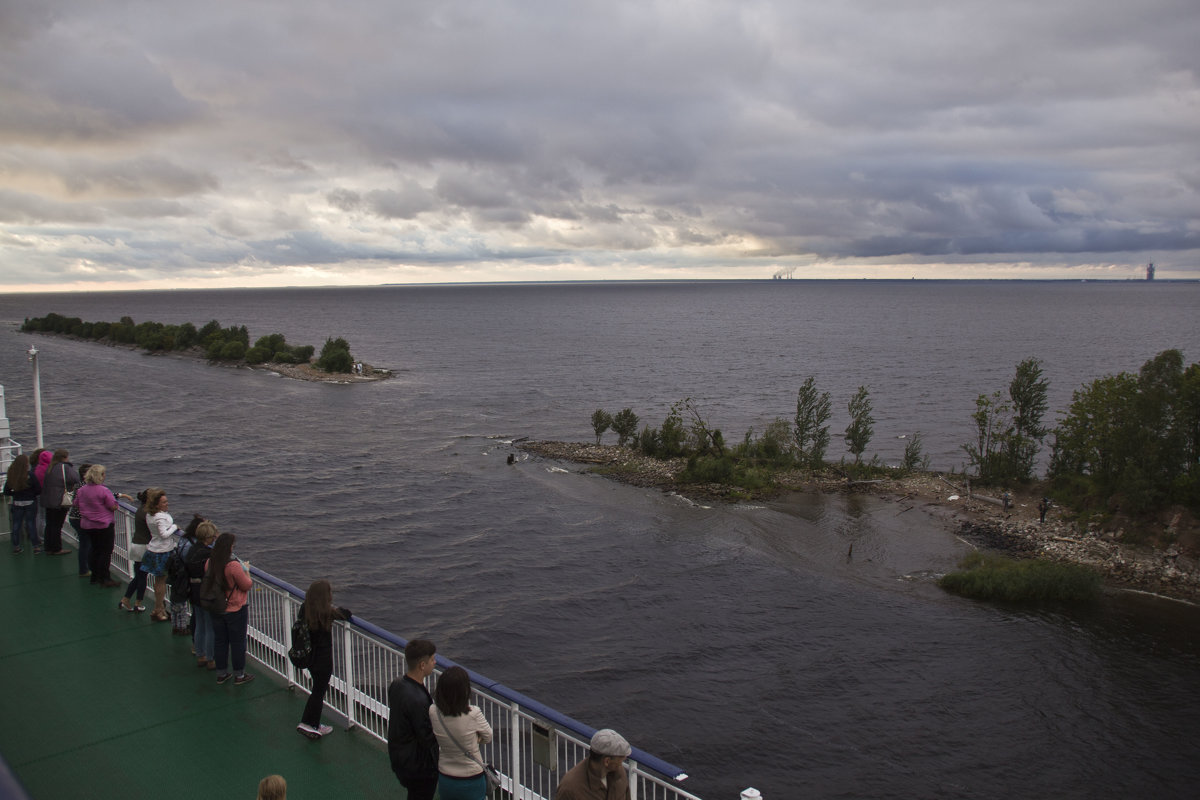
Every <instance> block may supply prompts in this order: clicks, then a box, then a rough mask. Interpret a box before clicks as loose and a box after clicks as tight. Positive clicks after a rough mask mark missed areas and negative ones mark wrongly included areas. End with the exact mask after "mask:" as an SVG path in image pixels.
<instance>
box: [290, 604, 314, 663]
mask: <svg viewBox="0 0 1200 800" xmlns="http://www.w3.org/2000/svg"><path fill="white" fill-rule="evenodd" d="M312 655H313V651H312V635H311V634H310V632H309V630H308V622H306V621H305V619H304V606H300V610H299V611H298V612H296V621H295V622H293V623H292V646H291V648H290V649H288V660H289V661H291V662H292V664H293V665H294V666H295V667H296V669H307V668H308V667H310V666H312Z"/></svg>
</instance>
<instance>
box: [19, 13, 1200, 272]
mask: <svg viewBox="0 0 1200 800" xmlns="http://www.w3.org/2000/svg"><path fill="white" fill-rule="evenodd" d="M1197 41H1200V11H1198V10H1197V7H1196V5H1195V3H1194V2H1190V1H1189V2H1184V0H1146V2H1143V3H1139V4H1129V3H1127V2H1124V0H1122V1H1121V2H1117V0H1058V1H1057V2H1054V3H1046V2H1033V1H1032V0H1012V2H1009V3H1006V4H996V3H992V2H981V1H980V0H960V1H959V2H948V0H912V1H911V2H906V3H881V2H871V1H870V0H848V2H844V3H832V4H808V3H795V2H784V0H747V1H746V2H742V3H727V2H715V1H714V2H703V0H696V2H689V3H673V2H665V1H664V2H624V1H622V0H607V1H606V2H600V1H599V0H596V1H595V2H586V1H583V2H571V3H562V2H549V1H548V0H527V1H526V2H522V3H518V4H495V3H491V2H485V1H484V0H446V1H445V2H441V3H434V4H430V3H417V2H404V1H401V2H383V0H349V1H348V2H346V3H342V4H317V3H288V2H282V0H278V1H277V2H276V1H271V0H246V1H245V2H237V3H235V2H228V1H226V0H217V2H213V3H208V4H203V5H196V6H192V5H186V4H178V3H152V4H139V3H130V2H123V1H121V0H94V1H93V2H82V1H81V0H79V1H69V0H44V1H43V2H15V1H14V0H0V45H2V46H0V187H3V193H2V194H0V224H3V225H13V226H15V225H20V226H25V227H24V228H22V229H21V230H20V231H19V232H18V231H17V230H16V229H9V230H7V233H8V234H10V236H9V237H0V280H4V281H9V278H8V277H7V276H6V275H5V274H4V272H3V269H4V267H5V260H4V258H5V256H4V253H5V250H4V247H5V245H4V244H3V242H4V241H9V240H10V239H11V238H12V237H14V236H15V237H16V239H13V240H14V241H20V242H21V247H22V248H23V249H27V243H28V241H29V238H28V237H35V238H37V237H41V239H40V240H39V243H40V251H41V252H42V253H44V254H45V255H44V257H45V258H46V259H53V258H54V257H56V256H55V253H56V252H57V253H58V257H63V258H65V257H68V255H67V254H68V248H67V247H66V245H65V244H64V242H65V239H64V235H63V233H62V230H63V229H62V228H61V226H62V225H63V224H71V223H74V224H76V225H77V226H78V227H77V229H76V231H75V234H74V236H75V238H73V239H72V240H71V242H70V249H69V257H70V258H86V259H87V260H89V261H90V262H92V263H120V262H121V259H123V258H124V259H127V260H128V263H131V264H137V265H139V268H141V265H143V264H145V263H150V262H152V261H153V260H154V259H153V258H149V257H145V258H144V257H143V255H144V254H140V253H134V252H132V251H131V244H130V242H133V241H136V242H140V243H143V244H144V245H145V246H146V247H147V248H148V252H151V253H155V254H156V255H159V254H160V251H161V250H163V249H169V248H162V247H160V246H159V245H158V244H156V243H160V242H174V243H175V248H174V252H175V255H174V256H172V258H170V259H166V260H164V264H165V266H164V270H165V271H164V275H166V274H170V271H171V270H189V271H190V272H191V273H194V274H202V273H203V271H204V269H206V268H208V267H209V266H210V265H211V266H217V265H220V264H222V263H225V264H226V265H228V266H230V267H231V268H232V267H233V266H234V265H236V271H237V273H238V274H240V275H241V274H249V273H250V272H252V271H253V270H254V269H255V267H254V265H255V264H259V265H261V268H262V269H263V270H266V271H269V272H271V274H276V273H278V271H280V270H283V269H285V268H286V267H288V266H289V265H290V266H296V267H306V266H317V267H328V268H329V270H328V272H329V275H331V276H336V275H337V270H336V269H334V268H335V267H336V266H337V265H339V264H350V263H353V264H357V265H360V266H361V265H364V264H367V265H375V266H374V267H372V268H381V269H386V268H387V267H388V266H389V265H393V264H418V263H419V264H444V263H456V262H457V263H471V262H476V261H479V262H484V261H487V262H492V263H496V264H501V262H504V263H505V265H507V266H508V267H513V266H514V265H517V264H518V263H519V262H521V261H522V260H528V261H529V262H531V263H534V262H536V263H537V264H538V265H539V266H541V265H544V264H546V263H548V262H549V261H553V260H554V259H558V260H559V262H560V263H562V264H564V265H567V266H571V267H574V266H578V265H580V264H594V265H603V264H611V265H619V266H620V267H621V268H622V270H624V271H623V272H622V273H621V274H623V275H626V276H635V275H636V272H634V271H633V270H636V264H637V263H639V261H638V260H639V259H641V260H642V262H641V263H645V264H647V265H652V266H653V267H654V268H660V267H661V266H662V265H664V264H670V265H671V266H672V267H676V268H679V267H683V268H686V267H688V266H689V265H690V266H691V267H693V268H694V269H695V270H696V271H697V272H698V273H699V274H706V271H708V270H710V269H711V268H712V265H720V268H721V269H728V268H730V267H738V266H740V265H748V266H746V267H745V268H753V269H760V270H762V273H761V274H762V275H763V276H764V277H765V276H767V275H769V274H770V272H772V271H774V266H773V263H777V262H780V261H782V262H784V263H793V264H808V263H811V262H812V261H814V260H826V261H829V262H833V263H838V264H846V263H849V262H850V261H852V260H853V259H856V258H857V259H875V260H878V259H893V260H895V261H897V262H903V261H905V260H912V261H914V262H929V261H931V260H936V259H942V260H945V261H946V262H947V263H953V262H954V261H956V260H958V259H959V258H961V259H962V260H963V261H964V262H977V261H981V260H988V261H991V262H995V263H998V264H1002V263H1004V262H1009V261H1013V262H1016V261H1020V262H1022V263H1033V264H1037V263H1043V262H1044V263H1053V264H1055V265H1058V266H1061V265H1064V264H1066V265H1070V264H1079V265H1081V266H1083V265H1086V264H1088V263H1093V262H1097V261H1098V262H1102V263H1111V262H1117V261H1125V260H1128V261H1131V262H1134V263H1136V262H1137V261H1140V260H1144V255H1145V254H1146V253H1156V254H1159V256H1160V257H1157V258H1156V260H1159V261H1160V262H1162V260H1163V259H1162V258H1161V254H1164V253H1166V254H1168V257H1167V263H1166V264H1165V265H1164V266H1165V267H1167V268H1168V269H1169V268H1172V267H1173V268H1175V269H1176V270H1179V271H1181V272H1183V271H1186V270H1190V269H1194V268H1195V267H1196V266H1197V261H1198V256H1200V247H1198V245H1197V238H1196V237H1197V231H1198V223H1197V220H1198V219H1200V145H1198V142H1200V81H1198V80H1197V75H1198V73H1200V56H1198V53H1200V48H1198V47H1196V44H1195V43H1196V42H1197ZM43 224H44V225H47V226H52V227H47V228H44V229H39V228H38V226H39V225H43ZM93 226H95V229H96V230H116V229H128V230H129V231H131V234H132V235H130V236H126V237H121V238H120V239H119V240H118V241H119V243H120V246H119V247H117V246H113V247H112V251H111V252H105V248H106V244H105V243H106V242H108V241H110V240H109V238H108V237H106V236H104V235H98V236H91V233H92V232H93V231H92V227H93ZM5 232H6V231H3V230H0V233H5ZM18 234H19V235H18ZM86 242H95V250H96V252H93V253H91V254H90V255H82V254H81V253H82V252H84V251H86V248H87V246H88V245H86V244H81V243H86ZM147 243H155V244H147ZM1172 254H1174V255H1172ZM363 268H364V269H365V268H367V267H363ZM708 274H714V275H719V274H721V273H719V272H712V273H708ZM548 277H552V275H548ZM9 282H12V281H9Z"/></svg>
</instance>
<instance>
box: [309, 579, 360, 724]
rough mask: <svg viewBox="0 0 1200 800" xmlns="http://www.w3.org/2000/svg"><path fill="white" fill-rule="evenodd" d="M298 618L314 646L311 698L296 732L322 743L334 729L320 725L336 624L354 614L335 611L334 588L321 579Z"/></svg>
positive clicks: (327, 687)
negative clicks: (336, 621) (304, 626)
mask: <svg viewBox="0 0 1200 800" xmlns="http://www.w3.org/2000/svg"><path fill="white" fill-rule="evenodd" d="M296 616H297V619H298V620H300V619H302V620H304V623H305V625H307V626H308V636H309V640H310V641H311V642H312V660H311V661H310V662H309V665H308V673H309V675H311V676H312V691H311V692H310V693H309V695H308V702H307V703H305V704H304V714H303V715H302V716H301V717H300V724H299V725H297V726H296V730H297V731H299V732H300V733H301V734H303V735H305V736H307V737H308V738H310V739H320V738H321V737H322V736H324V735H326V734H328V733H332V732H333V728H332V727H331V726H329V725H322V724H321V709H322V708H324V707H325V692H326V691H328V690H329V679H330V678H331V677H333V621H334V620H335V619H341V620H348V619H350V617H351V614H350V611H349V609H345V608H335V607H334V605H333V587H332V586H330V584H329V581H327V580H325V579H324V578H322V579H321V580H316V581H313V582H312V585H310V586H309V587H308V593H307V594H306V595H305V596H304V602H303V603H302V604H301V605H300V610H299V611H298V612H297V614H296Z"/></svg>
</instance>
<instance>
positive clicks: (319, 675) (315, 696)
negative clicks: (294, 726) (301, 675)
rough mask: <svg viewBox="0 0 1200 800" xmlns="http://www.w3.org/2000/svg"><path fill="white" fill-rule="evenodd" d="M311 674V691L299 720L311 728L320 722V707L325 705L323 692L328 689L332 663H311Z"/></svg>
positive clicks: (331, 675)
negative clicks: (327, 664) (326, 664)
mask: <svg viewBox="0 0 1200 800" xmlns="http://www.w3.org/2000/svg"><path fill="white" fill-rule="evenodd" d="M308 672H309V674H310V675H312V693H311V694H309V696H308V702H307V703H305V704H304V716H302V717H300V721H301V722H303V723H304V724H305V725H308V726H309V727H311V728H315V727H317V726H318V725H320V724H321V709H322V708H324V707H325V692H327V691H329V679H330V678H331V677H333V665H332V664H330V665H329V666H325V665H321V664H313V665H312V668H311V669H309V671H308Z"/></svg>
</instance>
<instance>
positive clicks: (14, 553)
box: [13, 547, 21, 556]
mask: <svg viewBox="0 0 1200 800" xmlns="http://www.w3.org/2000/svg"><path fill="white" fill-rule="evenodd" d="M13 555H14V556H19V555H21V548H19V547H16V548H13Z"/></svg>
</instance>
